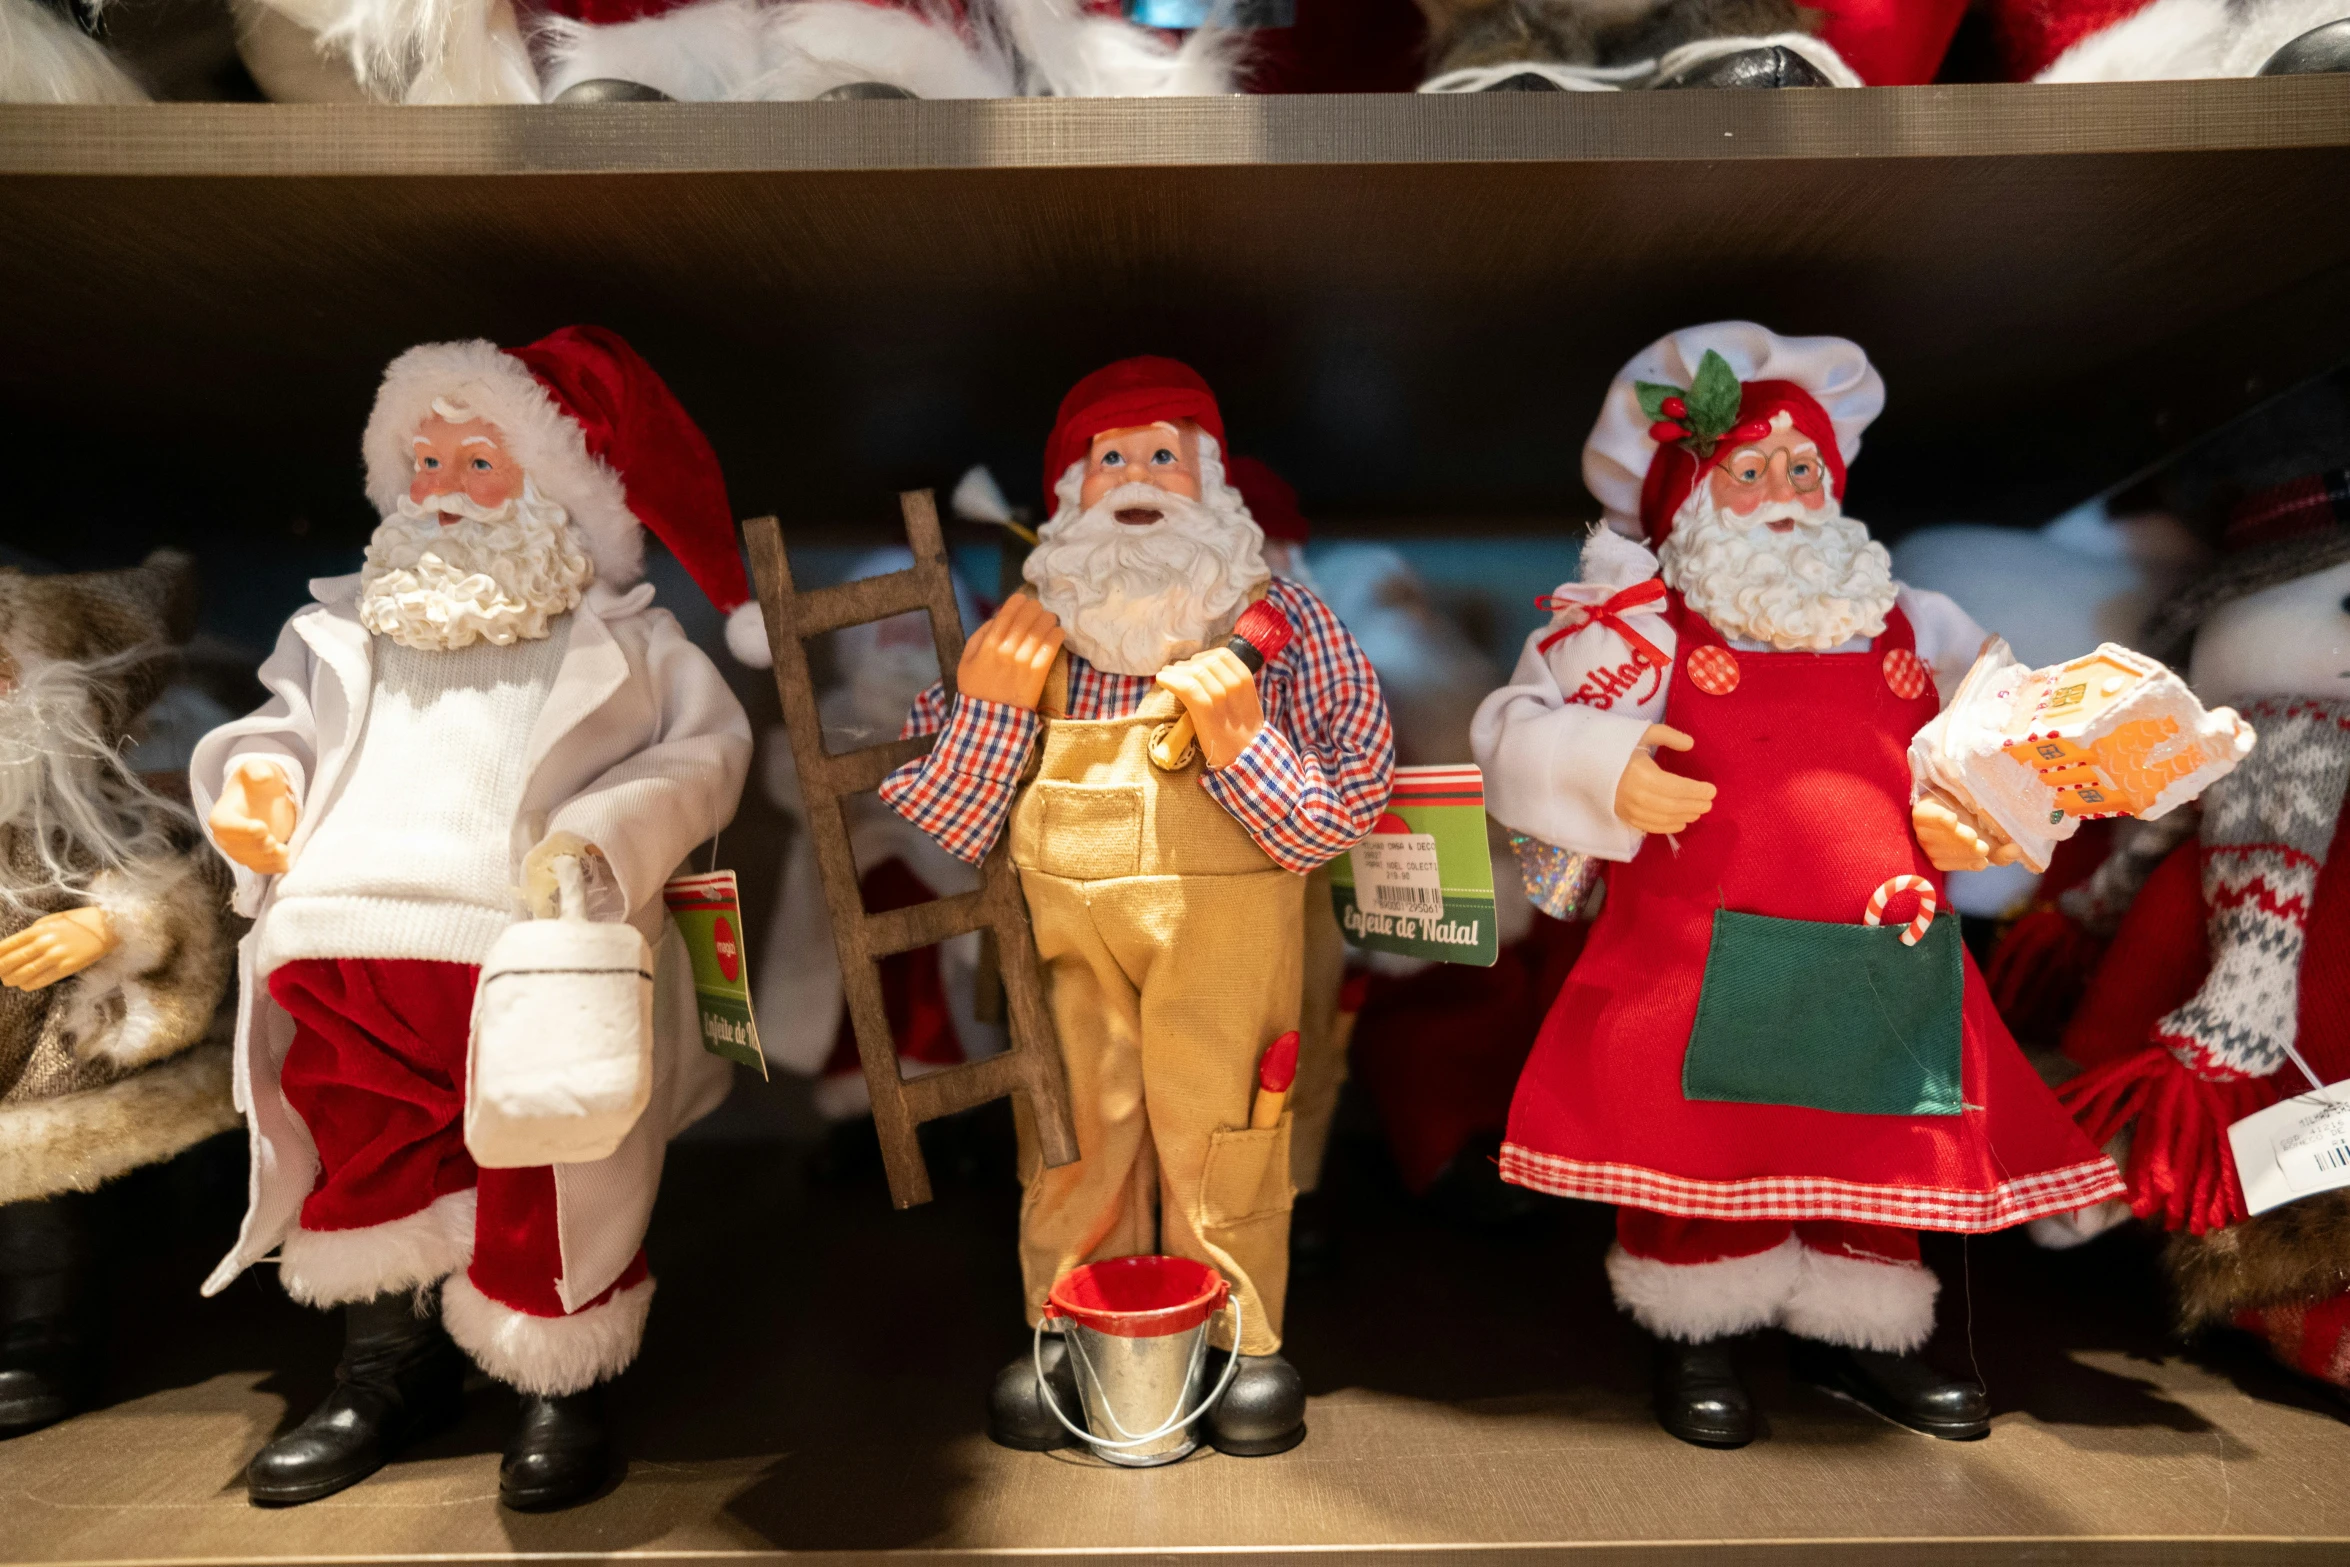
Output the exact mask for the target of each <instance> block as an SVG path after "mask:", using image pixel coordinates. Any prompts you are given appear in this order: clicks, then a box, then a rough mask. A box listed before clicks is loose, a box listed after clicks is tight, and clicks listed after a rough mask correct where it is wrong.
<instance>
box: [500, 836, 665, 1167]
mask: <svg viewBox="0 0 2350 1567" xmlns="http://www.w3.org/2000/svg"><path fill="white" fill-rule="evenodd" d="M554 871H555V881H556V885H557V887H558V889H559V897H560V900H561V905H560V906H561V913H560V915H559V916H558V917H557V918H554V919H534V920H523V921H521V922H520V923H518V924H514V925H510V926H508V927H507V928H506V930H505V931H504V932H503V933H502V934H501V935H500V936H499V937H498V939H497V942H496V944H495V945H493V946H492V947H491V948H490V951H489V955H488V956H487V957H486V958H484V959H483V960H482V965H481V983H480V985H479V986H478V987H477V988H476V989H475V991H474V993H473V1034H472V1041H471V1045H470V1050H469V1055H468V1060H467V1064H466V1092H465V1148H466V1151H467V1152H468V1153H470V1154H472V1155H473V1160H474V1163H476V1164H478V1165H481V1166H483V1167H484V1168H485V1169H492V1170H505V1169H514V1168H517V1167H521V1166H528V1165H540V1164H580V1163H586V1162H588V1161H591V1160H596V1159H603V1158H607V1157H609V1156H610V1155H611V1154H613V1153H614V1152H616V1151H617V1150H618V1149H619V1147H620V1144H621V1142H622V1140H623V1139H625V1138H626V1137H627V1136H628V1133H629V1129H630V1128H631V1127H633V1126H635V1125H636V1119H637V1117H638V1116H640V1115H642V1114H643V1113H644V1109H645V1106H646V1104H647V1103H648V1102H649V1101H650V1100H651V1098H652V1095H653V953H652V949H651V948H650V947H648V946H646V944H645V938H644V937H642V936H640V935H638V934H637V931H636V927H634V926H632V925H627V924H617V923H614V924H607V923H603V922H600V921H593V920H590V919H588V918H587V895H586V891H585V889H584V887H583V885H582V880H581V876H580V869H579V861H578V860H576V859H573V858H571V857H569V856H566V857H564V858H561V859H558V860H556V861H555V863H554Z"/></svg>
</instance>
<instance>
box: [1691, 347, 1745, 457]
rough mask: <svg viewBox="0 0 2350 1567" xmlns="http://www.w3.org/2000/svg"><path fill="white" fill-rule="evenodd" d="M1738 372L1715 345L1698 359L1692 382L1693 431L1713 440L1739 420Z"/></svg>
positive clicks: (1701, 438)
mask: <svg viewBox="0 0 2350 1567" xmlns="http://www.w3.org/2000/svg"><path fill="white" fill-rule="evenodd" d="M1738 401H1739V389H1738V375H1737V372H1736V371H1734V370H1732V369H1731V368H1730V362H1729V361H1728V360H1727V359H1724V358H1723V357H1722V356H1721V355H1720V354H1717V353H1715V352H1714V351H1713V350H1712V349H1710V348H1709V349H1707V350H1706V351H1705V357H1704V358H1703V359H1701V360H1699V361H1698V363H1697V379H1696V380H1695V381H1693V382H1691V383H1690V386H1689V396H1688V402H1689V423H1690V425H1691V426H1692V429H1691V431H1690V433H1691V434H1693V435H1695V436H1697V437H1698V438H1699V439H1700V440H1703V441H1706V442H1708V443H1709V444H1710V443H1711V442H1714V441H1718V440H1720V439H1721V438H1722V437H1723V436H1725V435H1727V434H1729V433H1730V429H1731V426H1733V425H1735V424H1736V423H1737V422H1738Z"/></svg>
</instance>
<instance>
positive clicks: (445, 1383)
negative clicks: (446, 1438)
mask: <svg viewBox="0 0 2350 1567" xmlns="http://www.w3.org/2000/svg"><path fill="white" fill-rule="evenodd" d="M419 1308H421V1310H420V1309H419ZM464 1390H465V1357H464V1356H463V1355H462V1354H460V1353H459V1352H458V1349H457V1346H456V1345H455V1344H452V1343H450V1342H449V1335H448V1334H447V1333H445V1332H444V1331H442V1329H441V1320H440V1310H439V1300H438V1297H437V1295H435V1294H433V1293H431V1292H427V1293H426V1294H425V1295H424V1297H423V1298H422V1299H421V1300H419V1299H418V1296H417V1293H416V1292H415V1291H413V1290H397V1291H394V1292H393V1293H391V1294H388V1295H378V1296H376V1297H375V1298H374V1299H373V1300H363V1301H354V1302H353V1303H352V1304H350V1305H348V1306H345V1307H344V1308H343V1359H342V1363H341V1364H340V1365H338V1366H336V1367H335V1385H334V1391H333V1392H331V1393H329V1394H327V1395H326V1398H325V1400H324V1401H323V1402H322V1403H320V1404H319V1406H318V1407H317V1408H316V1409H314V1410H312V1411H311V1412H310V1418H309V1419H307V1420H305V1421H303V1422H302V1423H301V1424H300V1425H298V1426H296V1427H294V1429H293V1430H291V1431H288V1432H287V1433H286V1434H285V1435H284V1436H281V1437H279V1438H278V1439H277V1440H276V1441H274V1442H272V1443H270V1444H269V1445H268V1446H267V1447H265V1448H263V1449H262V1450H261V1451H260V1452H259V1453H257V1454H256V1455H254V1458H253V1462H252V1463H251V1464H250V1465H249V1466H247V1468H246V1470H245V1494H246V1495H247V1496H248V1497H250V1498H252V1500H253V1501H254V1502H255V1503H257V1504H258V1505H260V1506H264V1507H288V1506H291V1505H293V1504H294V1503H296V1502H315V1501H317V1500H318V1499H319V1498H320V1497H322V1496H332V1495H334V1493H335V1492H337V1491H340V1490H342V1489H343V1488H344V1487H345V1486H350V1485H356V1484H358V1483H359V1482H360V1481H362V1480H364V1479H366V1478H367V1477H368V1476H369V1475H371V1474H373V1473H375V1472H376V1471H377V1470H378V1469H380V1468H382V1467H383V1465H384V1460H386V1459H388V1458H390V1457H391V1456H392V1454H393V1453H395V1452H397V1451H398V1450H399V1449H400V1448H401V1447H402V1446H404V1445H406V1444H407V1443H409V1442H411V1441H414V1440H415V1439H416V1438H417V1437H419V1436H422V1435H423V1434H425V1433H426V1432H427V1431H429V1430H431V1429H432V1428H433V1427H435V1426H438V1425H440V1424H442V1423H443V1422H445V1421H448V1420H450V1419H453V1418H455V1416H456V1414H457V1410H458V1406H459V1405H460V1403H461V1402H462V1401H463V1397H464Z"/></svg>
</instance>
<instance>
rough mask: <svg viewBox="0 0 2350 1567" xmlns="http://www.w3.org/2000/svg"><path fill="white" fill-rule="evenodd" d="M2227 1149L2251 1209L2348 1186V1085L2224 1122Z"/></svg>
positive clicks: (2259, 1209)
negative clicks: (2233, 1121) (2234, 1163)
mask: <svg viewBox="0 0 2350 1567" xmlns="http://www.w3.org/2000/svg"><path fill="white" fill-rule="evenodd" d="M2228 1150H2229V1151H2230V1152H2231V1153H2233V1154H2234V1155H2235V1157H2236V1177H2237V1179H2239V1180H2241V1181H2242V1182H2243V1183H2244V1206H2245V1207H2246V1208H2248V1209H2250V1210H2251V1211H2252V1212H2254V1213H2266V1212H2268V1210H2269V1209H2271V1208H2281V1207H2283V1206H2284V1205H2285V1204H2286V1203H2289V1202H2292V1201H2294V1200H2295V1199H2296V1198H2301V1197H2307V1196H2310V1195H2312V1194H2313V1193H2317V1192H2329V1191H2332V1190H2333V1189H2334V1188H2335V1187H2337V1186H2350V1085H2337V1086H2336V1087H2333V1088H2323V1089H2319V1090H2318V1091H2317V1092H2315V1093H2309V1094H2301V1095H2298V1096H2296V1097H2295V1098H2292V1099H2287V1100H2284V1101H2282V1102H2281V1103H2278V1104H2273V1105H2270V1106H2269V1107H2268V1108H2267V1109H2265V1110H2257V1111H2254V1112H2253V1113H2252V1114H2250V1115H2248V1116H2246V1117H2244V1119H2243V1120H2241V1121H2238V1122H2237V1123H2236V1124H2235V1125H2233V1126H2231V1127H2229V1128H2228Z"/></svg>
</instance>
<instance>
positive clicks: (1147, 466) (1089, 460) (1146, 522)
mask: <svg viewBox="0 0 2350 1567" xmlns="http://www.w3.org/2000/svg"><path fill="white" fill-rule="evenodd" d="M1122 484H1148V485H1152V486H1155V487H1156V488H1158V489H1162V490H1165V491H1166V492H1167V493H1168V494H1170V495H1180V496H1182V497H1183V498H1184V499H1185V500H1193V501H1196V500H1198V499H1199V498H1200V483H1199V426H1198V425H1196V424H1194V423H1192V422H1191V421H1190V420H1189V419H1185V420H1183V421H1181V422H1180V423H1169V422H1167V421H1165V420H1161V421H1160V422H1159V423H1157V424H1145V425H1136V426H1133V427H1131V428H1129V429H1123V430H1105V431H1103V432H1102V433H1101V434H1099V435H1097V436H1095V437H1094V438H1093V446H1092V449H1091V450H1089V451H1088V452H1087V453H1086V457H1085V478H1084V480H1083V482H1082V483H1081V484H1080V485H1079V486H1078V491H1077V504H1078V505H1080V506H1091V505H1093V504H1094V503H1095V502H1096V501H1098V500H1100V499H1101V498H1102V497H1103V496H1105V495H1107V494H1109V493H1110V492H1111V491H1112V490H1114V489H1116V488H1118V486H1120V485H1122ZM1161 515H1162V513H1160V512H1158V511H1156V510H1154V509H1152V508H1151V507H1148V506H1121V507H1119V508H1118V520H1119V521H1120V522H1123V523H1126V524H1127V525H1129V526H1130V527H1137V528H1145V527H1148V526H1150V525H1151V524H1152V523H1154V522H1157V521H1158V520H1159V518H1160V516H1161Z"/></svg>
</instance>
